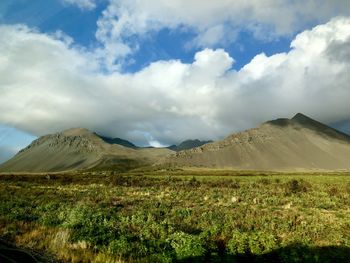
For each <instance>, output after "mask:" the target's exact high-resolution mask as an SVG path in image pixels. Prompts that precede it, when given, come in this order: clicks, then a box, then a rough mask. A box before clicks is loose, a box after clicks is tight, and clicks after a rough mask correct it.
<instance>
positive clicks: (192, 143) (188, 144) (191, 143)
mask: <svg viewBox="0 0 350 263" xmlns="http://www.w3.org/2000/svg"><path fill="white" fill-rule="evenodd" d="M210 142H212V141H200V140H198V139H196V140H186V141H183V142H182V143H180V144H179V145H171V146H169V147H168V149H171V150H173V151H177V152H178V151H183V150H189V149H192V148H196V147H199V146H202V145H204V144H206V143H210Z"/></svg>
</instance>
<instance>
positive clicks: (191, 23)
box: [96, 0, 350, 67]
mask: <svg viewBox="0 0 350 263" xmlns="http://www.w3.org/2000/svg"><path fill="white" fill-rule="evenodd" d="M336 15H350V2H349V1H344V0H321V1H315V0H305V1H285V0H250V1H246V0H215V1H202V0H190V1H189V0H148V1H141V0H110V1H109V5H108V7H107V9H106V10H105V11H104V12H103V15H102V16H101V18H100V19H99V21H98V23H97V24H98V30H97V32H96V37H97V39H98V40H99V41H100V42H101V43H102V44H103V46H104V48H103V49H101V53H102V54H104V58H106V60H107V61H106V64H107V65H108V66H110V67H111V66H112V65H113V62H114V61H115V60H120V59H121V58H123V57H126V56H128V55H130V54H133V53H134V52H135V51H137V50H138V48H139V43H140V39H142V38H147V37H151V35H152V33H155V32H158V31H159V30H161V29H164V28H168V29H180V30H183V31H190V32H192V33H193V34H194V35H195V37H194V39H193V40H191V43H188V46H197V47H201V48H203V47H214V46H215V45H217V44H220V45H221V46H222V45H223V44H225V43H226V44H230V43H234V42H235V41H236V37H237V35H238V33H239V32H240V31H245V32H250V33H252V34H253V35H254V36H255V37H256V38H257V39H263V40H271V39H276V38H279V37H283V36H287V37H291V36H292V35H294V34H295V33H296V32H299V31H300V30H303V29H304V28H305V27H307V26H308V25H310V24H315V23H316V24H318V23H324V22H326V21H328V20H329V19H331V18H333V17H334V16H336Z"/></svg>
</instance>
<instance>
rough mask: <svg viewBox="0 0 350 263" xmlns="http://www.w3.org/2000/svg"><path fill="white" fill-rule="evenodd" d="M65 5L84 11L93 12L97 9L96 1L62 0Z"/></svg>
mask: <svg viewBox="0 0 350 263" xmlns="http://www.w3.org/2000/svg"><path fill="white" fill-rule="evenodd" d="M62 1H63V3H66V4H70V5H76V6H77V7H79V8H80V9H82V10H93V9H95V8H96V3H95V0H62Z"/></svg>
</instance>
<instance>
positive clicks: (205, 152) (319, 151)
mask: <svg viewBox="0 0 350 263" xmlns="http://www.w3.org/2000/svg"><path fill="white" fill-rule="evenodd" d="M166 162H167V163H170V164H174V165H179V166H197V167H216V168H234V169H252V170H279V169H282V170H283V169H330V170H332V169H350V137H349V136H348V135H347V134H345V133H342V132H339V131H337V130H335V129H333V128H331V127H328V126H327V125H324V124H322V123H320V122H318V121H315V120H313V119H311V118H309V117H307V116H305V115H303V114H301V113H298V114H297V115H295V116H294V117H293V118H292V119H277V120H273V121H268V122H266V123H264V124H262V125H260V126H259V127H257V128H254V129H250V130H247V131H243V132H239V133H235V134H232V135H230V136H228V137H226V138H225V139H223V140H221V141H217V142H213V143H208V144H205V145H203V146H200V147H197V148H193V149H190V150H185V151H180V152H177V153H176V154H175V155H172V156H169V157H168V158H167V160H166Z"/></svg>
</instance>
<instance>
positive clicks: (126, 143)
mask: <svg viewBox="0 0 350 263" xmlns="http://www.w3.org/2000/svg"><path fill="white" fill-rule="evenodd" d="M96 135H97V136H98V137H100V138H101V139H102V140H104V141H105V142H106V143H109V144H118V145H121V146H124V147H128V148H132V149H137V148H138V147H137V146H136V145H135V144H133V143H132V142H129V141H127V140H124V139H121V138H108V137H104V136H101V135H98V134H96Z"/></svg>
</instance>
